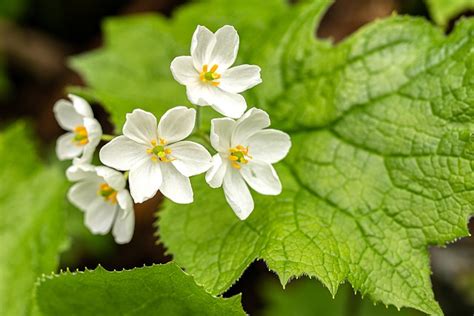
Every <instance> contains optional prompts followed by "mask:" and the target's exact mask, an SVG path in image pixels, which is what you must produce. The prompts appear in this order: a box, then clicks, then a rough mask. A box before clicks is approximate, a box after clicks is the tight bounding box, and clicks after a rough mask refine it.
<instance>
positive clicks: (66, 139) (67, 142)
mask: <svg viewBox="0 0 474 316" xmlns="http://www.w3.org/2000/svg"><path fill="white" fill-rule="evenodd" d="M83 150H84V147H83V146H78V145H76V144H75V143H74V134H73V133H66V134H64V135H61V136H59V138H58V140H57V141H56V155H57V156H58V158H59V160H67V159H72V158H74V157H78V156H79V155H80V154H81V153H82V151H83Z"/></svg>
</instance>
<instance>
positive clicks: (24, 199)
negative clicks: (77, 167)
mask: <svg viewBox="0 0 474 316" xmlns="http://www.w3.org/2000/svg"><path fill="white" fill-rule="evenodd" d="M32 137H33V136H32V134H31V133H30V132H28V129H27V125H26V124H25V123H23V122H21V123H16V124H15V125H12V126H10V127H9V128H8V129H6V130H4V131H2V132H1V133H0V157H1V159H0V169H1V170H2V172H1V173H0V209H1V210H2V216H1V217H0V244H1V245H2V247H1V250H0V306H2V315H26V314H29V313H30V312H31V311H32V306H33V305H32V301H31V297H32V293H33V292H32V291H33V287H34V283H35V280H36V278H37V277H38V276H39V275H41V274H42V273H49V272H51V271H53V270H55V269H56V266H57V264H58V253H59V251H60V250H61V249H62V248H63V246H64V243H65V241H66V236H65V231H64V213H63V210H64V206H65V203H64V201H65V193H66V192H65V180H64V177H63V175H62V172H61V170H60V169H59V168H56V167H45V166H44V165H43V164H42V163H41V162H40V161H39V159H38V157H37V155H36V148H35V146H34V142H33V141H32V140H31V139H32Z"/></svg>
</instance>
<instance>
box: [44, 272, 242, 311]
mask: <svg viewBox="0 0 474 316" xmlns="http://www.w3.org/2000/svg"><path fill="white" fill-rule="evenodd" d="M36 301H37V304H38V306H39V309H40V311H41V312H42V313H43V314H44V315H45V316H48V315H51V316H53V315H77V316H79V315H85V316H89V315H103V316H106V315H183V316H184V315H245V313H244V311H243V310H242V307H241V305H240V296H234V297H232V298H229V299H224V298H217V297H213V296H212V295H210V294H208V293H206V292H205V291H204V289H203V288H201V287H199V286H198V285H196V283H194V281H193V279H192V277H191V276H189V275H187V274H186V273H184V272H183V271H182V270H181V269H180V268H179V267H178V266H176V265H175V264H173V263H169V264H165V265H154V266H151V267H144V268H137V269H133V270H128V271H125V270H124V271H113V272H109V271H106V270H104V269H103V268H102V267H98V268H97V269H96V270H94V271H89V270H86V271H84V272H75V273H71V272H66V273H61V274H59V275H51V276H44V277H43V278H42V279H41V281H40V282H39V283H38V287H37V290H36Z"/></svg>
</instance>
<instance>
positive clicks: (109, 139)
mask: <svg viewBox="0 0 474 316" xmlns="http://www.w3.org/2000/svg"><path fill="white" fill-rule="evenodd" d="M114 138H115V135H109V134H103V135H102V137H101V138H100V139H102V140H103V141H106V142H109V141H111V140H112V139H114Z"/></svg>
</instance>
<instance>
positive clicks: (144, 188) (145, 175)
mask: <svg viewBox="0 0 474 316" xmlns="http://www.w3.org/2000/svg"><path fill="white" fill-rule="evenodd" d="M160 165H161V163H160V162H154V161H152V160H151V159H147V160H145V161H143V162H142V163H141V164H140V165H136V166H133V168H132V169H131V170H130V174H129V180H128V181H129V183H130V193H131V194H132V197H133V200H134V201H135V203H142V202H144V201H146V200H148V199H151V198H152V197H153V196H154V195H155V194H156V192H157V191H158V189H160V186H161V184H162V181H163V176H162V171H161V168H160Z"/></svg>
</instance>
